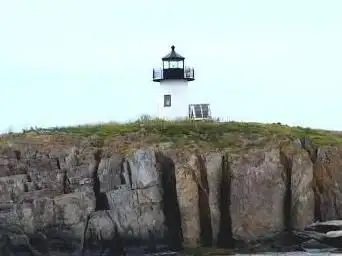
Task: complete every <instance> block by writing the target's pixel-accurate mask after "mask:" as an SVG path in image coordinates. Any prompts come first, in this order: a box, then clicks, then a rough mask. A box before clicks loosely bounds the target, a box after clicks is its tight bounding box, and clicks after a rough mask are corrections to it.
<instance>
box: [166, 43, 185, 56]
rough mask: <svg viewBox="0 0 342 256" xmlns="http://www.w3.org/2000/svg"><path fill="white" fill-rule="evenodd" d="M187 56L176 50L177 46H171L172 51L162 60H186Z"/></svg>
mask: <svg viewBox="0 0 342 256" xmlns="http://www.w3.org/2000/svg"><path fill="white" fill-rule="evenodd" d="M184 59H185V58H184V57H183V56H182V55H179V54H178V53H176V52H175V46H174V45H172V46H171V52H170V53H169V54H168V55H166V56H164V57H163V58H162V60H184Z"/></svg>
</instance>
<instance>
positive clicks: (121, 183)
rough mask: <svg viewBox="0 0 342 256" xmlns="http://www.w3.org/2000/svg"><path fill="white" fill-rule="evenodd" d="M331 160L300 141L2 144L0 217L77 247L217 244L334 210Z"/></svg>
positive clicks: (337, 159)
mask: <svg viewBox="0 0 342 256" xmlns="http://www.w3.org/2000/svg"><path fill="white" fill-rule="evenodd" d="M341 166H342V151H341V150H339V149H338V148H330V147H326V148H324V147H322V148H314V147H313V146H312V145H310V146H308V145H307V143H304V142H303V141H302V142H300V143H299V142H298V141H297V142H296V141H292V142H284V143H278V144H276V143H274V144H270V145H265V146H264V147H263V148H256V147H254V148H250V149H245V150H243V151H241V152H239V153H237V152H234V153H230V152H229V150H227V151H225V152H215V151H213V152H190V151H189V152H182V151H181V150H176V149H171V148H163V149H156V147H150V148H140V149H137V150H135V151H134V152H131V153H126V154H120V153H118V152H112V151H111V150H110V149H109V148H96V147H82V146H77V147H70V148H68V147H66V148H62V147H60V150H56V149H54V150H44V149H40V148H39V147H38V148H36V149H35V150H32V149H21V148H20V147H16V146H15V145H12V146H6V147H4V148H3V150H2V152H1V153H0V191H1V193H0V220H1V223H7V224H18V225H19V226H22V228H23V229H24V231H25V232H27V233H30V234H33V233H36V232H40V231H46V230H57V231H61V232H62V231H63V232H68V234H69V235H72V236H73V237H75V238H76V239H78V240H79V241H81V240H83V247H84V250H85V251H86V250H93V249H96V250H101V248H110V247H111V246H112V245H113V242H112V241H113V240H115V241H116V242H117V243H116V244H121V245H122V246H123V247H125V246H129V245H132V244H140V245H142V244H146V245H149V246H151V245H153V244H165V245H166V246H169V247H173V248H180V247H181V246H189V247H196V246H199V245H205V246H219V247H220V246H223V247H227V246H232V245H234V242H237V241H243V242H245V243H251V242H253V241H259V240H263V239H269V238H271V237H274V236H276V235H279V234H280V233H282V232H284V231H291V230H301V229H304V227H306V226H307V225H308V224H310V223H312V222H313V221H315V220H321V221H325V220H331V219H337V218H341V217H342V192H341V191H342V190H341V186H340V184H341V182H342V174H341V173H340V169H341V168H340V167H341ZM114 244H115V243H114ZM152 247H153V246H152ZM114 249H115V250H117V246H116V247H115V248H114ZM114 249H113V250H114Z"/></svg>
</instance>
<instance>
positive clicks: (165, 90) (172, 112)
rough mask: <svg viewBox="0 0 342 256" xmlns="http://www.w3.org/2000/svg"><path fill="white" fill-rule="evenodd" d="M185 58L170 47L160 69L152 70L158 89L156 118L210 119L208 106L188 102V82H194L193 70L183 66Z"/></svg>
mask: <svg viewBox="0 0 342 256" xmlns="http://www.w3.org/2000/svg"><path fill="white" fill-rule="evenodd" d="M184 60H185V58H184V57H183V56H181V55H179V54H178V53H177V52H176V51H175V47H174V46H171V52H170V53H169V54H168V55H166V56H165V57H163V58H162V68H158V69H153V81H154V82H158V83H159V87H158V94H157V95H158V96H157V97H158V98H157V106H158V118H161V119H166V120H176V119H185V118H190V119H197V120H202V119H210V118H211V113H210V105H209V104H198V103H193V102H189V101H190V95H189V92H190V91H189V84H188V83H189V82H191V81H194V80H195V72H194V69H193V68H190V67H186V66H185V65H184Z"/></svg>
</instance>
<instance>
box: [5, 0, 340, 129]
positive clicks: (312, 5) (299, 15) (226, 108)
mask: <svg viewBox="0 0 342 256" xmlns="http://www.w3.org/2000/svg"><path fill="white" fill-rule="evenodd" d="M341 13H342V1H340V0H335V1H334V0H324V1H323V0H320V1H318V0H300V1H295V0H286V1H285V0H277V1H275V0H258V1H256V0H221V1H219V0H212V1H198V0H196V1H194V0H187V1H184V0H172V1H167V0H144V1H143V0H134V1H133V0H126V1H109V0H108V1H104V0H103V1H100V0H97V1H86V0H82V1H81V0H58V1H53V0H40V1H39V0H30V1H27V0H22V1H20V0H11V1H9V0H0V95H1V98H0V132H2V131H8V129H14V130H20V129H22V128H27V127H29V126H31V125H32V126H39V127H48V126H56V125H58V126H62V125H63V126H64V125H73V124H82V123H89V122H106V121H111V120H114V121H115V120H116V121H125V120H132V119H136V118H137V117H138V116H140V115H141V114H145V113H146V114H153V113H154V111H155V110H156V97H155V94H154V93H155V91H156V90H155V89H156V86H158V84H157V83H153V82H152V81H151V80H152V68H153V67H158V66H159V65H160V62H161V60H160V58H161V57H162V56H164V55H166V54H167V53H168V52H169V51H170V46H171V45H172V44H175V46H176V51H177V52H178V53H180V54H181V55H183V56H185V57H186V64H187V65H189V66H193V67H194V68H195V74H196V80H195V81H194V82H191V87H192V92H193V95H192V96H193V98H194V99H195V100H196V103H202V102H210V103H211V106H212V113H213V115H214V116H218V117H222V118H226V119H230V120H237V121H257V122H282V123H286V124H289V125H302V126H310V127H318V128H326V129H336V130H342V118H340V116H341V113H342V101H341V96H340V94H341V92H342V87H341V85H342V72H341V70H342V33H341V32H342V15H341Z"/></svg>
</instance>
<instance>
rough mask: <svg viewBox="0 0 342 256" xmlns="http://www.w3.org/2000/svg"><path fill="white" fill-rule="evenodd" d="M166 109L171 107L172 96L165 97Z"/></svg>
mask: <svg viewBox="0 0 342 256" xmlns="http://www.w3.org/2000/svg"><path fill="white" fill-rule="evenodd" d="M164 107H171V95H170V94H166V95H164Z"/></svg>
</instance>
